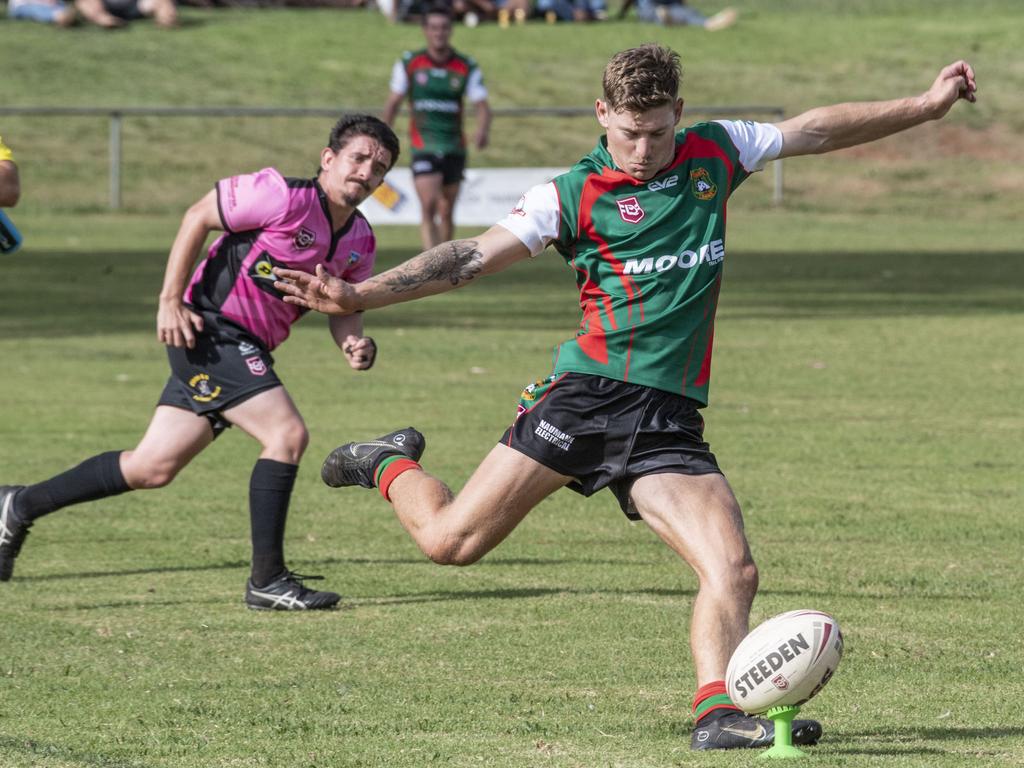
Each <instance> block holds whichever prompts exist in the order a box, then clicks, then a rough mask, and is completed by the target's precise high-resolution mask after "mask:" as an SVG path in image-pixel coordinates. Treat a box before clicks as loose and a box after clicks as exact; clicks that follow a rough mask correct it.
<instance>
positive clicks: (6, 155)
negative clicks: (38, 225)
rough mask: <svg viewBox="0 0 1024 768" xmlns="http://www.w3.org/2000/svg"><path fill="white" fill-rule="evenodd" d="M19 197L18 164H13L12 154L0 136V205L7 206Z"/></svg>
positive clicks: (15, 201)
mask: <svg viewBox="0 0 1024 768" xmlns="http://www.w3.org/2000/svg"><path fill="white" fill-rule="evenodd" d="M19 197H21V180H20V179H19V178H18V166H17V165H15V164H14V155H13V154H12V153H11V150H10V149H8V148H7V145H6V144H4V139H3V136H0V207H4V208H9V207H11V206H13V205H17V204H18V198H19Z"/></svg>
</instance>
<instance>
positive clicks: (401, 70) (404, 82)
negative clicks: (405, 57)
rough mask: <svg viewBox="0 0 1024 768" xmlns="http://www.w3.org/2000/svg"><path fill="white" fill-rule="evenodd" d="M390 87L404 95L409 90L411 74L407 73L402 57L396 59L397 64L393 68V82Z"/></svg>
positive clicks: (393, 91) (392, 90)
mask: <svg viewBox="0 0 1024 768" xmlns="http://www.w3.org/2000/svg"><path fill="white" fill-rule="evenodd" d="M388 87H389V88H391V92H392V93H401V94H403V95H404V94H405V93H406V92H408V90H409V75H407V74H406V72H405V66H404V65H403V64H402V60H401V59H399V60H398V61H396V62H395V66H393V67H392V68H391V84H390V86H388Z"/></svg>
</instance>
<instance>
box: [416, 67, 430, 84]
mask: <svg viewBox="0 0 1024 768" xmlns="http://www.w3.org/2000/svg"><path fill="white" fill-rule="evenodd" d="M428 80H430V75H428V74H427V73H426V71H424V70H422V69H421V70H420V71H419V72H417V73H416V82H417V83H419V84H420V85H426V84H427V81H428Z"/></svg>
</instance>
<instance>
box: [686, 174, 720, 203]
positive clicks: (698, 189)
mask: <svg viewBox="0 0 1024 768" xmlns="http://www.w3.org/2000/svg"><path fill="white" fill-rule="evenodd" d="M690 185H691V187H692V188H693V196H694V197H696V198H697V199H698V200H710V199H711V198H713V197H714V196H715V195H716V194H717V193H718V186H717V185H716V184H715V182H714V181H712V180H711V174H710V173H708V172H707V169H706V168H697V169H695V170H692V171H690Z"/></svg>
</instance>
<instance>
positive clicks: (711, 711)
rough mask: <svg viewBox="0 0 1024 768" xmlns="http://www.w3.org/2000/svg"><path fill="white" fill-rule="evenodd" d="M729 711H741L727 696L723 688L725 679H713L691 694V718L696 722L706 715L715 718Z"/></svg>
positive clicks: (711, 718) (710, 718)
mask: <svg viewBox="0 0 1024 768" xmlns="http://www.w3.org/2000/svg"><path fill="white" fill-rule="evenodd" d="M730 712H742V710H741V709H740V708H739V707H737V706H736V705H735V704H733V703H732V699H730V698H729V694H728V693H727V692H726V689H725V680H714V681H713V682H710V683H708V684H707V685H702V686H701V687H700V688H698V689H697V693H696V694H694V696H693V719H694V720H695V721H696V722H698V723H700V721H701V720H704V718H706V717H708V719H709V720H715V719H717V718H719V717H721V716H722V715H727V714H729V713H730ZM709 716H710V717H709Z"/></svg>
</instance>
